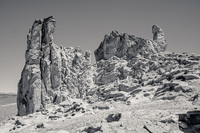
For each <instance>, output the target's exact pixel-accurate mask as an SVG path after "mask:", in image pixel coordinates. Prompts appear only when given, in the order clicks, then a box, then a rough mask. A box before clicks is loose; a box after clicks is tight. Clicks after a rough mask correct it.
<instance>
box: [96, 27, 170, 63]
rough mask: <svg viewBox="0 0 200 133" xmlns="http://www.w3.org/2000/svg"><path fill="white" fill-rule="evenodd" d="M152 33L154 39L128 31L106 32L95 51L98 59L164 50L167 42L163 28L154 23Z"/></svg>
mask: <svg viewBox="0 0 200 133" xmlns="http://www.w3.org/2000/svg"><path fill="white" fill-rule="evenodd" d="M152 33H153V40H150V39H143V38H140V37H135V36H134V35H128V34H127V33H124V34H120V33H118V32H117V31H112V32H111V33H110V34H106V35H105V36H104V40H103V41H102V42H101V44H100V46H99V47H98V49H97V50H95V51H94V54H95V58H96V61H100V60H102V59H103V60H108V59H109V58H110V57H112V56H116V57H119V58H126V59H131V58H134V57H137V56H138V55H140V56H143V57H148V56H149V55H153V54H156V53H160V52H164V51H165V49H166V47H167V44H166V41H165V39H164V33H163V30H162V29H161V28H160V27H158V26H156V25H153V26H152Z"/></svg>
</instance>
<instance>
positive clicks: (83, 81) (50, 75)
mask: <svg viewBox="0 0 200 133" xmlns="http://www.w3.org/2000/svg"><path fill="white" fill-rule="evenodd" d="M55 23H56V21H55V19H54V17H52V16H51V17H48V18H45V19H44V20H35V22H34V23H33V26H32V28H31V29H30V31H29V34H28V35H27V50H26V64H25V66H24V69H23V71H22V74H21V80H20V81H19V84H18V98H17V105H18V115H26V114H30V113H33V112H35V111H37V110H40V109H41V108H44V107H45V104H47V103H52V102H55V103H60V102H62V101H64V100H65V99H66V98H68V97H78V98H80V97H83V96H84V95H86V86H90V84H92V83H93V75H92V73H91V72H89V70H91V69H92V66H91V64H90V51H87V52H86V54H85V56H84V57H83V56H82V51H81V49H80V48H79V47H77V48H73V47H67V48H65V47H62V46H60V47H58V46H57V45H56V44H55V43H54V41H53V33H54V31H55Z"/></svg>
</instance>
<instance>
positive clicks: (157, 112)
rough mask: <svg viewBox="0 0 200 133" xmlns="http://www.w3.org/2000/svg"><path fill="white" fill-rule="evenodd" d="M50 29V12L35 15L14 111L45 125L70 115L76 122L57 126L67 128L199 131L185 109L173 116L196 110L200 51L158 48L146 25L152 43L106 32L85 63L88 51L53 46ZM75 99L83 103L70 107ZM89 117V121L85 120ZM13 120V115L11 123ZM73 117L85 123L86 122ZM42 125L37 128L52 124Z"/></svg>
mask: <svg viewBox="0 0 200 133" xmlns="http://www.w3.org/2000/svg"><path fill="white" fill-rule="evenodd" d="M54 30H55V19H54V17H49V18H46V19H44V20H36V21H35V22H34V24H33V27H32V29H31V30H30V32H29V34H28V37H27V45H28V47H27V51H26V64H25V66H24V69H23V71H22V76H21V80H20V81H19V84H18V98H17V99H18V102H17V104H18V115H20V116H21V115H28V114H32V113H34V112H36V114H37V117H39V118H40V117H42V118H44V119H45V122H47V123H49V120H60V121H61V120H63V121H65V118H67V119H68V117H69V116H70V117H69V119H70V121H73V122H77V123H79V124H80V125H77V124H76V126H77V127H73V126H72V125H70V124H67V125H68V127H60V126H59V127H60V128H64V129H66V130H67V131H70V132H90V131H93V132H98V131H99V132H115V130H114V129H113V128H112V127H113V126H114V127H115V128H117V129H118V130H117V131H118V132H123V131H126V132H149V131H150V132H174V133H175V132H176V133H178V132H180V131H184V132H185V131H189V130H191V131H194V132H198V131H199V128H198V124H199V122H198V120H197V121H196V122H194V123H193V124H191V122H190V121H189V120H186V119H188V117H190V114H191V113H190V114H189V115H183V117H184V118H183V117H182V116H181V115H180V116H179V119H177V114H181V113H184V114H186V113H187V111H193V110H198V109H200V108H199V105H200V101H199V98H198V97H199V95H200V94H199V93H200V91H199V88H200V82H199V79H200V55H197V54H189V53H182V54H179V53H173V52H165V50H166V47H167V43H166V41H165V38H164V33H163V30H162V29H161V28H160V27H158V26H156V25H154V26H153V27H152V33H153V40H150V39H143V38H140V37H135V36H133V35H128V34H126V33H124V34H121V33H118V32H117V31H112V32H111V33H110V34H108V35H107V34H106V35H105V37H104V39H103V41H102V42H101V44H100V46H99V48H98V49H97V50H95V52H94V53H95V58H96V61H97V63H96V64H91V62H90V52H89V51H86V53H85V55H84V56H83V55H82V51H81V50H80V48H79V47H77V48H73V47H67V48H65V47H62V46H60V47H58V46H57V45H56V44H55V43H54V41H53V33H54ZM77 99H78V100H83V101H81V103H78V104H77V103H76V102H74V101H77ZM52 103H55V104H56V105H54V106H52ZM63 103H65V104H64V105H63ZM99 104H102V105H103V106H99ZM105 105H107V106H105ZM163 105H166V106H163ZM161 110H162V111H161ZM102 111H103V112H102ZM117 111H118V112H117ZM76 112H77V113H76ZM119 112H121V113H119ZM141 112H142V113H143V115H141ZM147 112H148V113H147ZM104 113H105V114H104ZM89 114H90V115H92V116H93V118H94V119H92V120H89V118H87V116H88V117H89V116H90V115H89ZM194 114H195V113H194ZM34 115H35V113H34ZM43 115H44V116H43ZM99 115H100V116H101V115H102V116H103V118H102V117H100V116H99ZM137 115H138V116H141V117H143V119H144V120H148V124H147V123H146V124H144V123H145V122H144V121H143V120H141V119H139V117H138V116H137ZM192 115H193V114H192ZM115 116H116V117H117V121H114V122H112V121H111V125H110V124H107V123H108V119H109V123H110V119H111V118H112V117H113V118H112V119H114V118H115ZM119 116H120V117H119ZM163 116H164V117H163ZM197 116H198V112H197ZM28 117H30V115H29V116H27V118H26V119H29V118H28ZM72 117H74V119H73V118H72ZM129 117H130V118H132V119H135V120H136V123H133V122H132V121H131V120H129V119H128V118H129ZM186 117H187V118H186ZM76 118H77V119H76ZM118 118H119V119H118ZM126 118H127V119H126ZM16 119H17V120H20V119H19V118H15V119H14V120H11V121H15V120H16ZM78 119H81V120H82V121H83V119H87V120H88V121H91V123H90V125H91V126H89V127H87V126H85V125H84V124H83V123H81V121H78ZM112 119H111V120H112ZM106 120H107V122H106ZM22 121H23V119H22ZM32 121H34V120H32ZM99 121H103V122H99ZM125 121H127V122H125ZM68 122H69V120H67V121H66V123H68ZM35 123H37V121H36V122H35ZM47 123H46V124H47ZM53 123H54V122H53ZM58 123H59V122H58ZM86 123H87V122H86ZM92 123H93V124H92ZM94 123H95V124H94ZM120 123H121V125H120ZM155 123H156V124H155ZM37 124H38V123H37ZM42 124H43V123H42ZM42 124H41V123H40V124H39V126H38V127H42V129H38V128H37V131H38V132H40V131H45V132H46V131H49V130H50V129H49V128H52V127H51V126H48V124H47V125H45V124H43V125H42ZM54 124H56V123H54ZM99 125H100V126H99ZM130 125H132V126H134V125H138V126H136V127H135V129H133V128H131V127H129V126H130ZM27 126H30V124H27ZM45 126H46V127H45ZM178 126H179V127H178ZM191 126H192V127H193V129H191V128H190V127H191ZM8 127H10V126H8ZM8 127H5V128H6V129H7V128H8ZM21 127H23V128H21ZM25 127H26V126H22V125H21V126H20V128H17V125H16V124H14V128H15V129H14V130H13V129H11V132H12V131H13V132H22V131H24V132H26V128H25ZM34 127H35V125H34ZM34 127H33V128H34ZM36 127H37V126H36ZM43 127H44V129H43ZM149 127H150V128H149ZM196 127H197V128H196ZM45 128H46V129H45ZM179 129H180V130H179ZM31 130H32V131H34V130H35V129H31ZM53 130H55V129H53Z"/></svg>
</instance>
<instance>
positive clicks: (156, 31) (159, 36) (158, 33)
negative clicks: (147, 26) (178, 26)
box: [152, 25, 167, 52]
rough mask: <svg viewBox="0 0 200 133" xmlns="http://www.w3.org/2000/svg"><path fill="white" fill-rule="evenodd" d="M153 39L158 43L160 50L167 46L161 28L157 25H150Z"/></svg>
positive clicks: (162, 50)
mask: <svg viewBox="0 0 200 133" xmlns="http://www.w3.org/2000/svg"><path fill="white" fill-rule="evenodd" d="M152 33H153V40H154V41H156V42H157V43H158V44H159V45H160V51H161V52H164V51H165V50H166V48H167V44H166V40H165V38H164V32H163V30H162V29H161V28H160V27H159V26H157V25H153V26H152Z"/></svg>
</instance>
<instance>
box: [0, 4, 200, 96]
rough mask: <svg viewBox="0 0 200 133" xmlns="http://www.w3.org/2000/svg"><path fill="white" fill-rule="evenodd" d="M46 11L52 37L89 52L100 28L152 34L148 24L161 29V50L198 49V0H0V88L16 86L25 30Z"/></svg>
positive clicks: (7, 89)
mask: <svg viewBox="0 0 200 133" xmlns="http://www.w3.org/2000/svg"><path fill="white" fill-rule="evenodd" d="M51 15H53V16H55V18H56V29H55V33H54V41H55V43H56V44H57V45H63V46H73V47H76V46H80V47H81V48H82V49H83V50H84V51H85V50H87V49H89V50H91V52H92V56H93V51H94V50H95V49H96V48H97V47H98V46H99V44H100V42H101V41H102V40H103V37H104V35H105V34H106V33H109V32H111V31H112V30H117V31H118V32H120V33H125V32H126V33H128V34H131V35H135V36H138V37H143V38H152V33H151V27H152V25H154V24H156V25H158V26H160V27H161V28H162V29H163V31H164V33H165V39H166V40H167V43H168V44H169V45H168V48H167V51H173V52H179V53H182V52H189V53H197V54H200V41H199V39H200V0H0V46H1V47H0V63H1V64H0V92H17V83H18V81H19V79H20V75H21V71H22V69H23V67H24V64H25V50H26V47H27V44H26V35H27V33H28V30H29V29H30V28H31V26H32V24H33V22H34V20H35V19H40V18H45V17H48V16H51ZM92 61H93V62H94V57H93V58H92Z"/></svg>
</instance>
